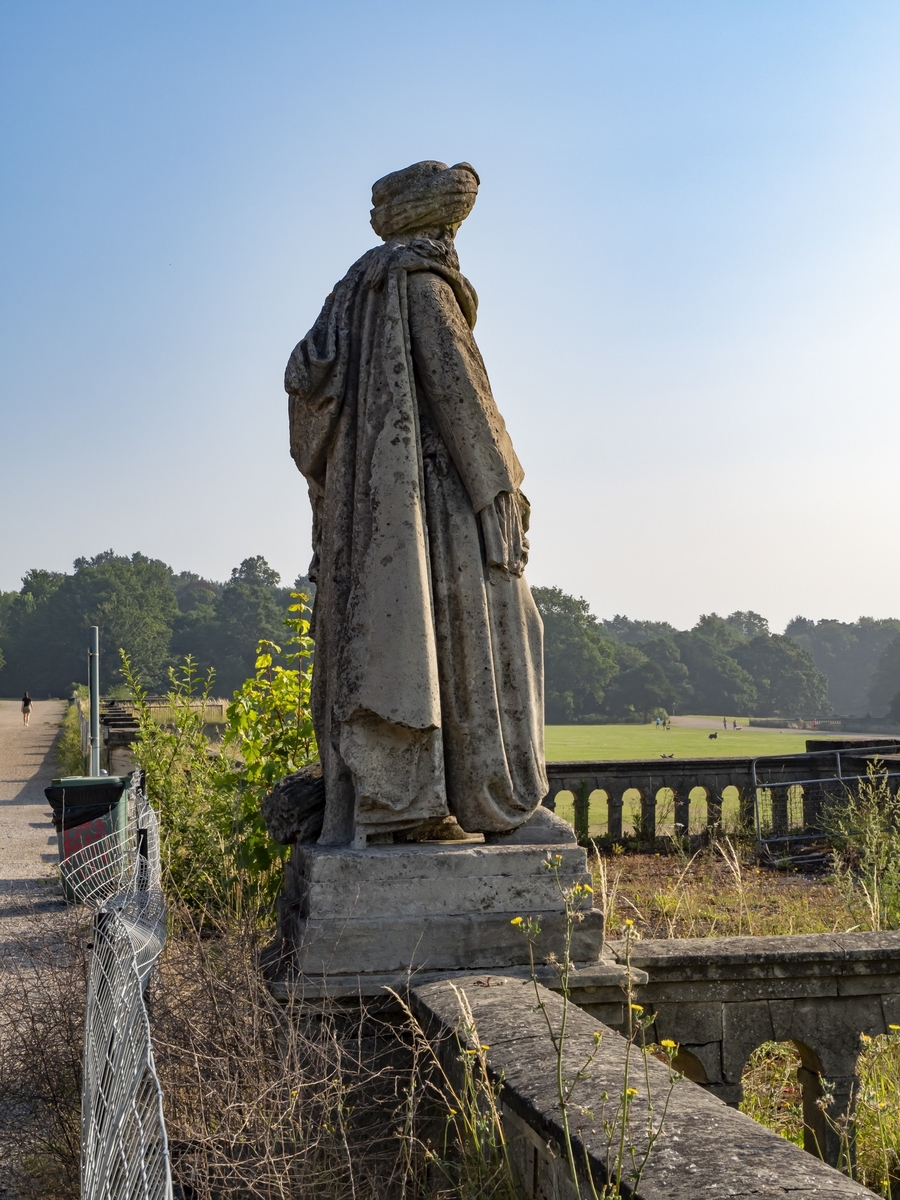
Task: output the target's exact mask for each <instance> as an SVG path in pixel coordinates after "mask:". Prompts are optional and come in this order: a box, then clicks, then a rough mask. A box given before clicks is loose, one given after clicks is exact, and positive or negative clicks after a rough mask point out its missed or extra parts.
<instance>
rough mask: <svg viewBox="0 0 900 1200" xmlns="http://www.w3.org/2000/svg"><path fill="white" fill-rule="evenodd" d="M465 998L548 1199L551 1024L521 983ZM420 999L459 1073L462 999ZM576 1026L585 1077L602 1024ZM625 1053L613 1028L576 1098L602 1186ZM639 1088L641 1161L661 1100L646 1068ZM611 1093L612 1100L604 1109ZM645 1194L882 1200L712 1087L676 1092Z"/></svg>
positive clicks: (691, 1199)
mask: <svg viewBox="0 0 900 1200" xmlns="http://www.w3.org/2000/svg"><path fill="white" fill-rule="evenodd" d="M458 986H459V983H457V987H458ZM465 994H466V998H467V1000H468V1002H469V1005H470V1007H471V1011H472V1015H473V1017H474V1020H475V1026H476V1030H477V1037H478V1039H479V1041H480V1042H481V1043H483V1044H486V1045H488V1046H489V1047H490V1049H489V1050H488V1052H487V1059H488V1065H489V1070H490V1071H491V1073H492V1075H493V1077H494V1078H496V1079H498V1080H499V1079H501V1077H502V1095H503V1102H504V1105H505V1106H506V1108H508V1109H509V1110H510V1111H511V1113H512V1114H513V1115H514V1117H515V1118H516V1119H517V1120H518V1121H520V1122H523V1123H524V1124H525V1125H527V1126H528V1128H529V1130H531V1133H532V1135H533V1136H531V1137H530V1138H527V1139H526V1138H518V1132H519V1131H518V1129H514V1130H513V1134H514V1137H516V1138H517V1140H516V1142H515V1144H516V1146H517V1147H518V1146H522V1147H524V1148H525V1149H524V1151H523V1150H517V1153H518V1154H519V1155H520V1156H521V1157H520V1159H519V1160H518V1168H519V1174H520V1179H521V1180H522V1183H523V1187H522V1191H521V1194H522V1195H523V1196H525V1197H531V1196H534V1195H536V1193H535V1192H534V1191H533V1190H532V1184H531V1183H530V1182H529V1181H531V1180H534V1179H538V1180H540V1179H541V1178H542V1177H543V1174H544V1173H546V1172H549V1171H550V1169H551V1166H552V1164H553V1163H557V1164H558V1163H559V1161H560V1159H561V1158H562V1157H563V1156H562V1155H561V1154H560V1147H561V1145H562V1144H563V1133H562V1126H561V1122H560V1114H559V1104H558V1098H557V1094H556V1084H555V1067H556V1062H555V1056H554V1053H553V1049H552V1046H551V1044H550V1040H549V1037H548V1034H547V1030H546V1027H545V1025H544V1019H543V1015H542V1013H541V1012H538V1011H535V1002H534V995H533V993H532V991H531V989H530V988H528V987H527V986H523V985H522V984H520V983H512V982H510V981H509V980H495V981H492V984H491V986H484V981H482V984H481V986H474V985H472V986H467V987H466V988H465ZM411 995H412V1000H413V1005H414V1008H415V1011H416V1013H417V1015H418V1016H419V1019H420V1020H421V1021H422V1022H423V1023H424V1024H425V1025H426V1027H427V1028H428V1029H429V1031H430V1032H432V1034H434V1035H439V1034H441V1033H443V1034H444V1035H445V1036H448V1038H449V1040H448V1041H447V1043H446V1045H447V1050H446V1056H445V1061H446V1062H447V1065H448V1067H450V1069H452V1064H453V1062H454V1061H455V1060H456V1059H458V1055H459V1052H458V1049H457V1048H456V1046H455V1042H454V1040H453V1037H452V1035H453V1033H454V1032H455V1031H457V1030H458V1029H459V1028H460V1010H459V1000H458V998H457V996H456V994H455V993H454V991H453V989H452V988H451V987H450V986H449V985H448V984H443V983H435V984H429V985H426V986H423V987H415V988H413V990H412V993H411ZM541 1000H542V1002H543V1004H544V1005H545V1006H546V1007H545V1010H544V1011H545V1012H546V1013H547V1015H548V1016H549V1017H550V1020H551V1021H552V1022H554V1023H555V1024H556V1025H557V1026H558V1023H559V1018H560V1012H561V1001H560V999H559V998H558V997H556V996H554V995H552V994H551V993H549V992H547V991H544V992H542V994H541ZM568 1028H569V1033H570V1036H569V1038H568V1040H567V1045H566V1048H565V1052H564V1056H563V1065H564V1070H565V1072H566V1074H567V1076H569V1077H570V1078H574V1077H575V1074H576V1072H577V1071H578V1070H579V1069H580V1068H581V1066H582V1065H583V1063H584V1062H585V1060H586V1059H587V1057H588V1056H589V1055H590V1054H591V1052H592V1050H593V1049H594V1031H595V1030H596V1028H597V1025H596V1022H595V1020H594V1019H593V1018H591V1017H589V1016H588V1015H586V1014H584V1013H580V1012H578V1010H577V1009H573V1010H570V1015H569V1027H568ZM625 1054H626V1049H625V1042H624V1040H623V1039H622V1038H621V1037H619V1036H618V1035H616V1034H615V1033H614V1032H613V1031H612V1030H605V1031H603V1040H602V1043H601V1046H600V1050H599V1052H598V1053H597V1057H596V1059H595V1060H594V1063H593V1065H592V1066H591V1068H590V1069H589V1071H588V1077H587V1079H585V1080H584V1081H583V1083H582V1084H581V1085H580V1086H579V1089H578V1090H577V1092H576V1095H575V1097H573V1099H574V1100H575V1102H576V1103H577V1104H578V1105H580V1106H582V1109H583V1110H586V1111H587V1113H588V1114H590V1115H588V1116H579V1115H576V1114H575V1113H574V1112H572V1114H571V1115H572V1118H573V1124H574V1125H575V1126H576V1129H575V1143H576V1159H577V1161H579V1162H580V1161H584V1155H585V1153H586V1154H587V1159H588V1161H589V1163H590V1166H591V1171H592V1173H593V1175H594V1178H595V1180H596V1181H597V1182H598V1183H602V1182H604V1181H605V1179H606V1177H607V1165H608V1164H609V1162H610V1150H609V1143H610V1139H609V1138H608V1136H607V1133H606V1131H605V1129H604V1128H603V1124H602V1122H603V1119H604V1117H607V1118H609V1117H611V1116H612V1112H613V1110H614V1109H615V1107H616V1106H617V1105H618V1103H619V1099H620V1097H621V1095H622V1092H623V1090H624V1087H625V1074H624V1067H625ZM648 1076H649V1080H650V1089H651V1094H652V1099H653V1104H654V1113H655V1114H659V1113H660V1112H661V1111H662V1108H663V1101H664V1099H665V1097H666V1095H667V1093H668V1092H669V1088H670V1083H669V1071H668V1068H667V1067H666V1066H665V1065H664V1064H662V1063H659V1062H657V1061H656V1060H653V1059H651V1060H650V1061H649V1063H648ZM629 1083H630V1085H631V1086H633V1087H636V1088H637V1095H636V1096H635V1097H634V1100H633V1105H632V1119H631V1123H630V1128H629V1136H628V1141H629V1143H630V1144H632V1145H634V1146H635V1148H636V1151H637V1154H638V1157H640V1156H641V1154H642V1151H643V1148H644V1147H645V1146H646V1138H647V1132H646V1126H647V1117H648V1100H649V1097H648V1095H647V1089H646V1084H645V1082H644V1075H643V1070H641V1071H637V1072H635V1071H632V1073H631V1076H630V1079H629ZM604 1093H605V1094H606V1095H607V1096H608V1097H609V1099H608V1100H604V1098H603V1097H604ZM728 1094H729V1095H730V1094H731V1093H728ZM534 1154H537V1155H538V1156H540V1161H538V1159H533V1158H531V1157H530V1155H534ZM523 1159H524V1161H523ZM548 1164H549V1165H548ZM529 1168H533V1169H531V1170H529ZM538 1168H540V1169H538ZM559 1194H561V1195H565V1194H566V1193H565V1192H564V1191H562V1192H560V1193H559ZM639 1195H640V1197H641V1198H642V1200H682V1198H683V1200H696V1198H697V1197H698V1196H704V1197H706V1196H727V1197H733V1198H739V1200H744V1198H746V1200H750V1198H751V1197H753V1198H754V1200H756V1198H758V1197H761V1196H790V1197H792V1198H793V1200H813V1197H825V1198H829V1197H830V1198H834V1200H837V1198H839V1197H840V1198H841V1200H843V1198H845V1197H846V1198H847V1200H850V1198H851V1197H859V1198H862V1197H865V1196H871V1193H869V1192H868V1191H867V1190H866V1189H865V1188H863V1187H861V1186H860V1185H859V1184H856V1183H853V1182H852V1181H851V1180H848V1179H847V1178H846V1177H845V1176H843V1175H841V1174H839V1173H838V1172H837V1171H834V1170H832V1169H831V1168H829V1167H827V1166H825V1165H824V1164H823V1163H821V1162H819V1161H817V1160H816V1159H814V1158H813V1157H812V1155H809V1154H805V1153H804V1152H803V1151H802V1150H799V1149H798V1148H797V1147H796V1146H793V1145H792V1144H791V1143H789V1142H787V1141H785V1140H784V1139H783V1138H780V1137H778V1136H777V1135H775V1134H773V1133H770V1132H769V1131H768V1130H766V1129H764V1128H763V1127H762V1126H761V1125H758V1124H757V1123H756V1122H755V1121H752V1120H751V1119H750V1118H749V1117H745V1116H744V1115H743V1114H742V1113H738V1112H735V1111H733V1110H732V1109H730V1108H727V1107H726V1106H725V1105H724V1104H722V1103H720V1102H719V1101H718V1100H717V1099H715V1098H714V1097H713V1096H712V1095H711V1094H709V1092H707V1091H706V1090H705V1089H703V1088H700V1087H697V1086H695V1085H694V1084H691V1083H689V1082H688V1081H687V1080H680V1081H678V1082H677V1083H676V1084H675V1085H674V1089H673V1090H672V1093H671V1097H670V1099H669V1104H668V1109H667V1112H666V1117H665V1121H664V1124H663V1128H662V1133H661V1134H660V1136H659V1139H658V1141H657V1143H656V1145H655V1147H654V1149H653V1152H652V1153H651V1155H650V1159H649V1161H648V1163H647V1167H646V1169H645V1171H644V1175H643V1178H642V1180H641V1185H640V1189H639Z"/></svg>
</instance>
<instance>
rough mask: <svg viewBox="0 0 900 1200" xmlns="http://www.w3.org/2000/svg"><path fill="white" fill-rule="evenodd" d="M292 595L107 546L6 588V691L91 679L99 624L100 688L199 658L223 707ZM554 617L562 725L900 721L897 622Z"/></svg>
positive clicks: (554, 671) (158, 679)
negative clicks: (124, 674) (772, 623)
mask: <svg viewBox="0 0 900 1200" xmlns="http://www.w3.org/2000/svg"><path fill="white" fill-rule="evenodd" d="M294 590H297V591H302V592H305V593H306V594H307V595H309V596H311V595H312V594H313V592H314V590H315V589H314V588H313V586H312V584H310V582H309V580H308V579H306V578H305V577H300V578H298V579H297V580H295V582H294V585H293V587H285V586H282V582H281V579H280V577H279V575H278V573H277V572H276V571H273V570H272V568H271V567H270V566H269V564H268V563H267V562H266V560H265V559H264V558H263V557H261V556H259V555H257V556H255V557H252V558H245V559H244V560H243V562H242V563H241V564H240V565H239V566H237V567H235V568H234V570H233V571H232V572H231V577H230V578H229V579H228V580H227V581H225V582H224V583H220V582H216V581H214V580H210V579H204V578H203V577H202V576H200V575H196V574H194V573H193V572H191V571H182V572H181V573H176V572H175V571H173V570H172V569H171V567H169V566H167V565H166V564H165V563H164V562H161V561H160V560H159V559H151V558H148V557H147V556H146V555H144V554H133V555H131V557H128V556H125V555H119V554H115V553H113V551H111V550H108V551H106V552H104V553H102V554H98V555H96V556H95V557H94V558H79V559H77V560H76V561H75V563H74V564H73V570H72V572H71V573H64V572H56V571H44V570H39V569H35V570H32V571H29V572H28V573H27V575H26V576H25V578H24V579H23V580H22V587H21V588H20V590H19V591H18V592H4V593H0V694H3V695H7V696H10V695H15V694H16V693H20V692H22V691H23V690H24V689H25V688H28V690H29V691H30V692H31V693H32V694H33V695H35V696H48V695H53V696H63V695H66V694H67V692H68V691H69V689H70V688H71V686H72V685H73V684H74V683H78V682H82V681H83V680H84V679H85V678H86V673H87V664H86V654H87V631H88V628H89V627H90V626H91V625H98V626H99V627H100V639H101V641H100V649H101V654H102V655H103V660H102V662H103V679H104V686H105V687H107V688H109V687H115V686H116V685H117V684H119V683H121V675H120V673H119V665H120V664H119V653H118V652H119V648H120V647H122V648H124V649H125V650H126V651H127V652H128V655H129V658H130V659H131V662H132V665H133V667H134V668H135V669H136V671H137V673H138V675H139V676H140V678H141V679H142V680H143V682H144V684H145V685H146V686H147V687H149V688H150V689H151V690H162V689H164V688H165V687H166V684H167V672H168V669H169V667H170V666H171V665H172V664H173V663H175V662H177V661H179V660H181V659H183V658H184V657H185V656H186V655H188V654H190V655H191V656H192V657H193V658H194V659H195V661H196V662H197V664H198V666H199V667H200V669H201V670H204V671H205V670H207V669H208V668H213V669H214V670H215V672H216V680H215V685H214V687H215V691H216V692H217V693H218V694H220V695H225V696H228V695H230V694H231V693H232V692H233V691H234V690H235V689H236V688H238V687H240V685H241V684H242V683H243V681H244V680H245V679H247V678H248V677H249V676H250V675H252V673H253V666H254V658H255V650H256V643H257V641H258V640H259V639H260V638H269V639H271V640H273V641H275V642H280V641H281V639H283V637H284V636H285V633H284V625H283V620H284V617H285V614H286V610H287V605H288V603H289V597H290V592H291V591H294ZM533 591H534V597H535V600H536V601H537V605H538V608H539V609H540V611H541V615H542V616H543V619H544V652H545V655H544V656H545V670H546V715H547V720H548V721H549V722H551V723H554V724H568V723H571V722H579V721H583V722H589V721H642V720H648V719H650V717H651V716H652V715H653V714H655V713H657V712H662V711H665V712H666V713H687V712H695V713H714V714H717V715H718V714H721V715H723V716H725V715H734V716H737V715H741V714H752V715H759V716H784V717H788V716H805V717H816V716H826V715H828V714H829V713H831V712H832V711H834V712H837V713H838V714H840V715H842V716H852V715H866V714H867V713H871V714H872V715H875V716H884V715H888V714H890V715H892V717H893V719H894V720H896V721H898V722H900V620H884V621H875V620H872V619H871V618H868V617H861V618H860V620H859V621H856V622H853V623H842V622H840V621H819V622H814V621H809V620H806V619H805V618H803V617H796V618H795V619H794V620H793V621H791V623H790V624H789V625H788V627H787V630H786V631H785V633H784V634H776V633H772V632H771V631H770V630H769V626H768V623H767V621H766V620H765V618H764V617H761V616H760V615H759V614H758V613H754V612H735V613H732V614H731V615H730V616H728V617H720V616H717V615H716V614H715V613H710V614H708V615H707V616H703V617H701V618H700V620H699V621H698V622H697V624H696V625H695V626H694V628H693V629H689V630H679V629H676V628H675V627H674V626H673V625H669V624H668V623H667V622H665V621H634V620H630V619H629V618H628V617H624V616H616V617H613V618H612V619H611V620H601V619H600V618H598V617H596V616H595V615H594V614H593V613H592V612H591V611H590V607H589V606H588V603H587V601H585V600H582V599H577V598H576V597H574V596H569V595H567V594H566V593H565V592H563V591H561V590H560V589H559V588H555V587H536V588H534V589H533Z"/></svg>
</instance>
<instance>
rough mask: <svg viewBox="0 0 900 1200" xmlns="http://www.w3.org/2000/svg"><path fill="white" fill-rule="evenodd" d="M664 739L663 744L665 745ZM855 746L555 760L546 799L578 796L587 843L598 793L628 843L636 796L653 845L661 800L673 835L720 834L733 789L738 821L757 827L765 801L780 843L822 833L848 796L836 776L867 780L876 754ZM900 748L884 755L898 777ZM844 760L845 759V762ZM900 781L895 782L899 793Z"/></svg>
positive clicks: (614, 833)
mask: <svg viewBox="0 0 900 1200" xmlns="http://www.w3.org/2000/svg"><path fill="white" fill-rule="evenodd" d="M661 740H662V739H661ZM851 748H852V743H850V742H843V743H840V744H839V746H838V744H836V748H835V749H830V748H829V749H825V750H823V749H821V748H820V745H819V743H817V742H815V741H810V742H807V753H806V754H786V755H766V756H764V757H758V758H676V759H667V758H663V757H660V758H656V759H637V760H623V761H609V762H606V761H603V762H552V763H548V764H547V778H548V781H549V784H550V789H549V791H548V793H547V796H546V797H545V799H544V804H545V806H546V807H547V808H550V809H554V810H555V808H556V797H557V796H558V795H559V793H560V792H571V793H572V795H573V797H574V800H575V814H574V815H575V819H574V825H575V832H576V835H577V837H578V839H579V841H586V840H587V839H588V836H589V807H590V798H591V795H592V794H593V793H597V792H601V793H603V795H604V797H605V800H606V806H607V836H608V837H609V838H610V840H611V841H620V840H621V839H622V836H623V828H624V824H625V822H624V819H623V814H624V809H625V803H626V797H627V794H628V793H629V792H630V793H632V798H633V805H634V814H633V823H634V825H635V827H636V832H639V833H640V836H641V840H642V841H645V842H650V841H653V839H654V838H655V837H656V835H657V829H658V825H659V824H660V822H659V820H658V809H659V805H660V800H661V794H664V795H665V797H666V800H667V802H668V803H669V804H670V805H671V822H670V825H671V827H672V829H673V832H675V833H677V834H680V835H683V834H685V833H687V832H689V831H690V830H692V829H696V828H697V827H701V828H706V829H710V828H714V827H715V826H717V825H718V824H719V823H720V821H721V819H722V805H723V802H724V800H725V791H726V789H729V788H731V789H733V793H732V794H733V796H734V798H735V799H736V801H737V803H736V820H737V823H738V824H739V825H740V826H742V827H746V828H748V829H749V828H751V827H752V826H753V824H754V799H755V796H756V795H757V793H758V792H759V793H760V794H761V795H763V796H764V804H763V816H764V820H763V825H764V829H762V830H761V832H762V833H763V835H764V836H769V837H775V838H777V837H780V836H787V835H788V834H791V833H798V834H799V833H804V832H811V831H815V830H817V829H818V828H819V827H820V823H821V822H820V814H821V809H822V804H823V802H824V800H825V798H826V796H828V795H829V794H838V793H840V794H843V787H842V785H841V784H840V783H839V782H836V776H840V775H843V776H844V777H845V778H848V777H853V776H856V775H859V774H865V771H866V767H867V765H868V762H869V761H870V760H871V759H872V758H873V757H874V756H875V753H876V752H873V751H868V752H867V751H866V747H865V746H860V748H859V753H858V754H854V753H853V751H852V749H851ZM897 749H898V747H897V746H896V745H892V744H886V745H885V746H884V747H883V748H882V747H879V748H878V750H877V754H879V755H881V756H882V757H883V758H884V759H885V761H887V762H888V764H889V766H890V769H891V771H892V772H900V762H898V761H894V760H893V759H892V758H891V752H893V753H894V755H896V751H897ZM838 755H840V758H839V757H838ZM897 782H898V776H897V775H896V774H895V775H894V776H893V778H892V786H894V787H896V786H897Z"/></svg>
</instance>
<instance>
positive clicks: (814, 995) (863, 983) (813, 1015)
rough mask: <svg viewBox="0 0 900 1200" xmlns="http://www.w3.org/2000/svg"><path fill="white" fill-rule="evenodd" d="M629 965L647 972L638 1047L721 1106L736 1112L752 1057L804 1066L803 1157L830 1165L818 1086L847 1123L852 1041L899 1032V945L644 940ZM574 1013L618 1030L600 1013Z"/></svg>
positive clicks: (825, 937) (826, 937)
mask: <svg viewBox="0 0 900 1200" xmlns="http://www.w3.org/2000/svg"><path fill="white" fill-rule="evenodd" d="M606 951H607V953H610V952H611V953H612V954H613V955H614V956H615V958H616V959H617V961H618V962H619V963H620V964H621V963H623V962H624V960H625V947H624V944H622V943H616V942H608V943H607V945H606ZM630 961H631V964H632V966H633V967H635V968H638V969H640V970H641V971H643V972H646V977H647V978H646V982H644V983H641V984H639V985H638V987H637V995H638V998H639V1000H640V1003H641V1004H643V1005H644V1007H645V1009H649V1010H650V1011H651V1012H652V1013H655V1014H656V1019H655V1022H654V1025H653V1027H652V1028H651V1029H650V1030H649V1031H648V1037H649V1038H651V1039H652V1040H661V1039H663V1038H671V1039H672V1040H673V1041H675V1042H677V1043H678V1044H679V1047H680V1055H679V1059H678V1067H679V1069H680V1070H681V1071H683V1072H684V1073H685V1074H686V1075H687V1076H688V1077H689V1078H690V1079H692V1080H694V1081H695V1082H697V1083H699V1084H701V1085H702V1086H703V1087H704V1088H705V1089H706V1090H707V1091H708V1092H710V1093H712V1094H713V1095H715V1096H718V1097H719V1098H720V1099H721V1100H724V1101H725V1102H726V1103H728V1104H732V1105H737V1104H739V1103H740V1101H741V1099H742V1095H743V1090H742V1087H741V1076H742V1074H743V1070H744V1066H745V1065H746V1062H747V1059H748V1058H749V1057H750V1055H751V1054H752V1053H753V1051H754V1050H755V1049H756V1048H757V1047H758V1046H759V1045H761V1044H762V1043H763V1042H768V1041H778V1042H785V1041H789V1042H792V1043H793V1044H794V1046H795V1047H796V1048H797V1050H798V1051H799V1054H800V1059H801V1063H802V1065H801V1067H800V1070H799V1071H798V1080H799V1083H800V1085H801V1088H802V1091H803V1111H804V1121H805V1126H806V1128H805V1137H804V1141H805V1145H806V1148H807V1149H808V1150H810V1151H811V1152H812V1153H814V1154H821V1155H822V1156H823V1157H824V1158H825V1159H826V1161H828V1162H832V1163H834V1162H837V1161H838V1152H839V1144H838V1139H837V1137H836V1135H835V1133H834V1131H833V1129H832V1128H831V1126H830V1125H829V1124H828V1123H827V1122H826V1121H825V1119H824V1116H823V1114H822V1111H821V1109H820V1108H819V1106H818V1104H817V1101H818V1100H819V1098H820V1097H821V1096H822V1094H823V1091H824V1087H823V1085H824V1084H826V1083H827V1087H828V1091H829V1093H830V1094H832V1095H833V1096H834V1103H833V1104H832V1105H831V1107H830V1108H829V1113H830V1116H831V1117H832V1119H837V1118H840V1117H841V1116H842V1115H843V1114H844V1113H846V1112H847V1111H848V1110H849V1109H850V1108H851V1107H852V1104H853V1100H854V1093H855V1090H856V1085H857V1079H856V1061H857V1057H858V1055H859V1052H860V1034H867V1035H868V1036H870V1037H875V1036H877V1035H878V1034H882V1033H887V1032H888V1030H889V1027H890V1026H891V1025H898V1024H900V933H843V934H822V935H806V936H793V937H791V936H783V937H738V938H673V939H662V940H658V941H655V940H647V941H639V942H636V943H635V944H634V946H633V947H632V950H631V953H630ZM579 1002H580V1003H582V1004H583V1005H584V1007H585V1009H586V1010H587V1011H589V1012H593V1013H594V1014H595V1015H598V1016H600V1017H604V1018H606V1019H607V1020H609V1019H610V1017H612V1020H611V1023H612V1024H620V1023H621V1020H622V1018H621V1017H618V1016H617V1014H616V1013H615V1012H613V1011H612V1010H611V1009H610V1007H609V1004H608V1001H607V1002H606V1003H603V1002H602V1001H601V1002H600V1003H599V1004H597V1003H592V1002H591V1000H590V998H589V997H587V996H586V995H584V996H580V997H579Z"/></svg>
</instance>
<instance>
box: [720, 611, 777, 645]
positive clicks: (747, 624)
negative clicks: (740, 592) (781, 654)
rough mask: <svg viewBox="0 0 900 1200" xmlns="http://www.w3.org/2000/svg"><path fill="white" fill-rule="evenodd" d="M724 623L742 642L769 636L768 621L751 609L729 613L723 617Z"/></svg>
mask: <svg viewBox="0 0 900 1200" xmlns="http://www.w3.org/2000/svg"><path fill="white" fill-rule="evenodd" d="M725 624H726V625H728V626H729V627H730V628H731V629H733V630H734V632H735V633H736V634H737V635H738V637H739V638H740V640H741V641H742V642H749V641H751V640H752V639H753V638H757V637H768V636H769V622H768V621H767V620H766V618H765V617H761V616H760V615H759V613H757V612H753V611H752V609H751V610H748V611H747V612H733V613H730V614H729V615H728V616H727V617H726V618H725Z"/></svg>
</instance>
